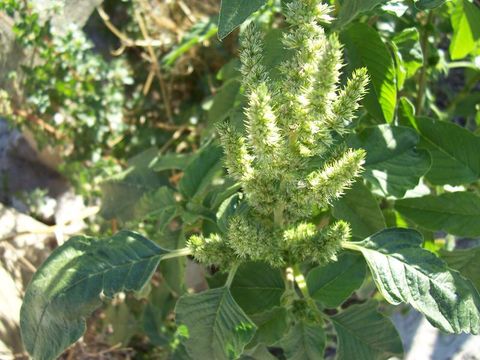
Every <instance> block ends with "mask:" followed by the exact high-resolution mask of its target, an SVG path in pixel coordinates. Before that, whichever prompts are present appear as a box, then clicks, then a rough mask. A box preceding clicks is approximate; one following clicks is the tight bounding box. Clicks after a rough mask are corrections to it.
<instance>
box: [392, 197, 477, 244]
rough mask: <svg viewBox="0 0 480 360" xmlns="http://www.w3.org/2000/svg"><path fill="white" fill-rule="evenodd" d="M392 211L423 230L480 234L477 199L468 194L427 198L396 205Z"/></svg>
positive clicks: (467, 234) (402, 201)
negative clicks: (394, 210)
mask: <svg viewBox="0 0 480 360" xmlns="http://www.w3.org/2000/svg"><path fill="white" fill-rule="evenodd" d="M395 209H396V210H397V211H398V212H399V213H400V214H402V215H403V216H404V217H406V218H407V219H409V220H411V221H412V222H414V223H415V224H417V225H419V226H421V227H422V228H425V229H428V230H432V231H438V230H445V231H447V232H448V233H450V234H453V235H458V236H479V235H480V222H479V221H478V220H479V219H480V197H478V196H477V195H475V194H474V193H469V192H453V193H445V194H442V195H439V196H435V195H428V196H423V197H420V198H412V199H403V200H399V201H396V202H395Z"/></svg>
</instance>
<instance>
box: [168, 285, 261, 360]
mask: <svg viewBox="0 0 480 360" xmlns="http://www.w3.org/2000/svg"><path fill="white" fill-rule="evenodd" d="M176 321H177V324H178V325H185V326H186V327H187V328H188V334H189V335H188V339H187V340H185V347H186V349H187V351H188V352H189V354H190V355H191V356H192V357H193V358H194V359H216V360H223V359H236V358H238V357H239V356H240V354H241V353H242V352H243V349H244V347H245V345H246V344H248V343H249V342H250V340H251V339H252V338H253V336H254V334H255V330H256V326H255V324H254V323H253V322H252V321H251V320H250V319H249V318H248V317H247V315H245V313H244V312H243V310H242V309H241V308H240V306H238V305H237V303H236V302H235V300H234V299H233V297H232V295H231V294H230V290H229V289H228V288H226V287H221V288H217V289H212V290H207V291H204V292H202V293H200V294H195V295H184V296H182V297H181V298H180V300H179V301H178V303H177V306H176Z"/></svg>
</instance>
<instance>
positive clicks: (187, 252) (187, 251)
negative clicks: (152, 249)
mask: <svg viewBox="0 0 480 360" xmlns="http://www.w3.org/2000/svg"><path fill="white" fill-rule="evenodd" d="M188 255H192V250H190V249H189V248H183V249H178V250H172V251H170V252H169V253H168V254H165V255H160V256H161V257H162V260H164V259H173V258H176V257H181V256H188Z"/></svg>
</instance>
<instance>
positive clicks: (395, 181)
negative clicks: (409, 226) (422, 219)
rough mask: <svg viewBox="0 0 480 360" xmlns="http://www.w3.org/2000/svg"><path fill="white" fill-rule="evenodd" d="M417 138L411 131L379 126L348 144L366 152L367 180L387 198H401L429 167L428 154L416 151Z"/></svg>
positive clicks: (364, 132)
mask: <svg viewBox="0 0 480 360" xmlns="http://www.w3.org/2000/svg"><path fill="white" fill-rule="evenodd" d="M418 141H419V137H418V134H417V133H416V132H415V131H414V130H413V129H411V128H407V127H402V126H390V125H378V126H375V127H369V128H366V129H365V130H363V131H362V132H360V133H359V134H356V135H352V136H351V137H350V138H349V140H348V142H349V145H350V146H352V147H354V148H362V149H365V150H366V152H367V157H366V159H365V172H364V174H363V175H364V177H365V178H366V179H367V180H368V181H369V182H370V183H372V184H373V185H375V186H376V187H377V188H379V189H380V190H381V191H382V192H383V193H384V194H385V195H391V196H394V197H397V198H401V197H403V196H404V195H405V192H406V191H407V190H409V189H413V188H414V187H415V186H416V185H417V184H418V182H419V180H420V177H421V176H423V175H424V174H425V173H426V172H427V171H428V169H429V167H430V157H429V154H428V153H427V152H426V151H425V150H417V149H416V148H415V146H416V145H417V143H418Z"/></svg>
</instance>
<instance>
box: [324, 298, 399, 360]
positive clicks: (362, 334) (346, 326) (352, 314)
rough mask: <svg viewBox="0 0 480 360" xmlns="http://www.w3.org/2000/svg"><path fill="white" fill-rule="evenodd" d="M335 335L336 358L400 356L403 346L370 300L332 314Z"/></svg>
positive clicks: (372, 359)
mask: <svg viewBox="0 0 480 360" xmlns="http://www.w3.org/2000/svg"><path fill="white" fill-rule="evenodd" d="M330 319H331V320H332V323H333V326H334V327H335V331H336V332H337V337H338V355H337V358H336V359H337V360H351V359H355V360H385V359H389V358H390V357H393V356H396V357H398V358H402V357H403V346H402V341H401V339H400V336H399V335H398V333H397V330H396V329H395V327H394V326H393V324H392V322H391V321H390V319H388V318H387V317H385V316H383V315H382V314H380V313H379V312H378V311H377V304H376V302H374V301H369V302H367V303H366V304H363V305H354V306H351V307H349V308H347V309H346V310H344V311H342V312H341V313H340V314H338V315H335V316H332V317H331V318H330Z"/></svg>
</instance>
